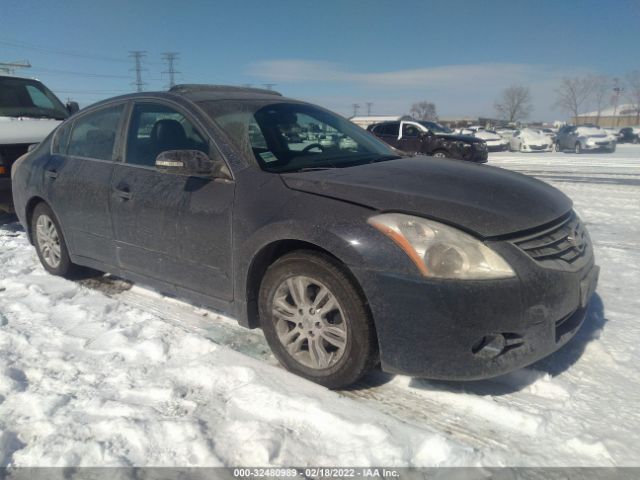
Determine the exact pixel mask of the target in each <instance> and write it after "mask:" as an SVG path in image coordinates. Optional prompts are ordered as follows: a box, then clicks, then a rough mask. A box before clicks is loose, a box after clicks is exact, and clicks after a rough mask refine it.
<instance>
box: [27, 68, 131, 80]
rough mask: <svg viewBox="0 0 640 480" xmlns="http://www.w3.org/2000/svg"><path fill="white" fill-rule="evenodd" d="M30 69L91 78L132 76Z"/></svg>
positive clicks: (52, 73) (38, 70)
mask: <svg viewBox="0 0 640 480" xmlns="http://www.w3.org/2000/svg"><path fill="white" fill-rule="evenodd" d="M30 71H31V72H34V73H38V72H42V73H46V74H49V75H74V76H78V77H91V78H130V77H129V76H128V75H110V74H102V73H88V72H72V71H69V70H58V69H53V68H42V67H37V68H34V69H33V70H30Z"/></svg>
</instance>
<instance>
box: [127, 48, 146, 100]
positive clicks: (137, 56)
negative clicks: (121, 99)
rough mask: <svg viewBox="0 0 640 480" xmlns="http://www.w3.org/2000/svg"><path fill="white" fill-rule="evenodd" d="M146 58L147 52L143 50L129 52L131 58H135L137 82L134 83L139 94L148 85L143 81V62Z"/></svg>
mask: <svg viewBox="0 0 640 480" xmlns="http://www.w3.org/2000/svg"><path fill="white" fill-rule="evenodd" d="M146 56H147V52H145V51H142V50H133V51H131V52H129V57H132V58H133V61H134V64H135V67H134V68H133V70H135V72H136V81H135V82H134V85H135V86H136V89H137V91H138V92H141V91H142V87H144V86H145V85H146V83H145V82H143V81H142V60H143V59H144V57H146Z"/></svg>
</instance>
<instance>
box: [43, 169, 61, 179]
mask: <svg viewBox="0 0 640 480" xmlns="http://www.w3.org/2000/svg"><path fill="white" fill-rule="evenodd" d="M44 174H45V175H46V176H47V178H50V179H52V180H55V179H56V178H58V171H57V170H56V169H55V168H52V169H50V170H46V171H45V172H44Z"/></svg>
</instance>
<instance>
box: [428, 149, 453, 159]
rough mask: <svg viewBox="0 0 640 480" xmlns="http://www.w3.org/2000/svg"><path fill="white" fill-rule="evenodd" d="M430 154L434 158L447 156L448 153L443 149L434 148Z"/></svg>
mask: <svg viewBox="0 0 640 480" xmlns="http://www.w3.org/2000/svg"><path fill="white" fill-rule="evenodd" d="M432 156H433V157H435V158H449V153H448V152H446V151H445V150H436V151H435V152H433V154H432Z"/></svg>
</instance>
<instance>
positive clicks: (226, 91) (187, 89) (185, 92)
mask: <svg viewBox="0 0 640 480" xmlns="http://www.w3.org/2000/svg"><path fill="white" fill-rule="evenodd" d="M176 97H181V98H184V99H186V100H189V101H191V102H195V103H199V102H206V101H215V100H271V101H273V100H286V101H287V102H296V103H304V102H300V101H299V100H294V99H292V98H287V97H283V96H282V94H281V93H279V92H276V91H274V90H266V89H261V88H250V87H236V86H233V85H205V84H203V85H200V84H185V85H175V86H173V87H171V88H170V89H169V90H164V91H150V92H146V91H145V92H133V93H127V94H124V95H119V96H117V97H111V98H106V99H104V100H100V101H99V102H96V103H94V104H92V105H90V106H88V107H87V109H89V108H91V109H93V108H94V107H98V106H103V105H106V104H109V103H111V102H117V101H123V100H135V99H136V98H145V99H149V98H152V99H169V100H171V99H175V98H176Z"/></svg>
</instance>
